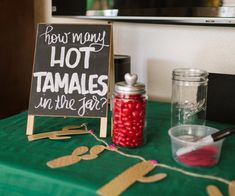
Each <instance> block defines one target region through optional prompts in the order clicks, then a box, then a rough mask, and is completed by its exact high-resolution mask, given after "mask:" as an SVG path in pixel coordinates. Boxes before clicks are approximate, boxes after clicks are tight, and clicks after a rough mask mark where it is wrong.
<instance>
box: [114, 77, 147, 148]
mask: <svg viewBox="0 0 235 196" xmlns="http://www.w3.org/2000/svg"><path fill="white" fill-rule="evenodd" d="M137 79H138V77H137V75H135V74H134V75H131V74H129V73H127V74H125V81H124V82H118V83H116V84H115V90H114V91H115V92H114V96H113V136H112V140H113V143H115V144H116V145H118V146H122V147H131V148H134V147H138V146H141V145H143V144H144V142H145V133H144V126H145V109H146V99H147V96H146V95H145V85H144V84H142V83H137Z"/></svg>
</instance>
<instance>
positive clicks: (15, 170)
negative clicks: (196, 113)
mask: <svg viewBox="0 0 235 196" xmlns="http://www.w3.org/2000/svg"><path fill="white" fill-rule="evenodd" d="M26 119H27V112H22V113H20V114H17V115H14V116H12V117H10V118H6V119H3V120H1V121H0V195H8V196H9V195H14V196H15V195H24V196H25V195H40V196H41V195H44V196H46V195H63V196H65V195H96V191H97V190H98V189H99V188H101V187H102V186H103V185H105V184H106V183H108V182H109V181H110V180H111V179H113V178H114V177H116V176H117V175H119V174H120V173H121V172H123V171H124V170H125V169H127V168H128V167H130V166H132V165H134V164H136V163H138V162H139V160H137V159H133V158H128V157H124V156H122V155H120V154H117V153H114V152H110V151H105V152H103V153H102V156H99V157H98V158H97V159H95V160H90V161H81V162H79V163H77V164H74V165H71V166H68V167H62V168H58V169H51V168H49V167H48V166H47V165H46V163H47V161H49V160H52V159H55V158H57V157H60V156H64V155H67V154H70V153H71V152H72V151H73V150H74V149H75V148H77V147H78V146H88V147H92V146H94V145H98V144H101V143H100V142H98V141H97V140H95V139H94V137H93V136H92V135H90V134H86V135H76V136H73V137H72V138H71V139H69V140H49V139H42V140H37V141H32V142H29V141H28V140H27V137H26V135H25V130H26ZM82 123H88V128H89V129H94V130H95V131H96V134H97V135H98V134H99V133H98V130H99V119H86V118H59V117H58V118H56V117H36V124H35V133H39V132H43V131H52V130H60V129H61V128H63V127H64V126H68V125H80V124H82ZM207 125H208V126H213V127H215V128H219V129H222V128H225V127H226V128H227V127H231V126H232V125H231V124H221V123H216V122H207ZM108 127H109V130H110V119H109V124H108ZM169 127H170V104H168V103H161V102H153V101H149V102H148V108H147V127H146V131H147V138H148V140H147V143H146V145H144V146H143V147H140V148H135V149H125V148H120V150H121V151H123V152H126V153H129V154H135V155H139V156H143V157H144V158H145V159H147V160H152V159H154V160H157V161H159V162H160V163H164V164H167V165H169V166H172V167H177V168H179V169H184V170H186V171H189V172H194V173H199V174H204V175H214V176H219V177H221V178H225V179H227V180H229V181H232V180H234V179H235V167H234V163H235V156H234V152H235V137H234V136H232V137H229V138H227V139H226V140H225V142H224V145H223V148H222V156H221V160H220V163H219V164H218V165H216V166H215V167H212V168H200V167H194V168H192V167H186V166H183V165H180V164H178V163H176V162H175V161H174V160H173V159H172V156H171V146H170V139H169V136H168V133H167V131H168V129H169ZM105 141H106V142H107V143H109V144H111V140H110V135H109V137H108V138H106V139H105ZM152 172H153V173H157V172H163V173H166V174H167V178H165V179H164V180H162V181H160V182H155V183H149V184H143V183H138V182H137V183H135V184H134V185H132V186H131V187H129V188H128V189H127V190H126V191H125V192H124V193H123V194H122V195H124V196H125V195H135V196H136V195H163V194H164V195H173V194H174V195H191V196H192V195H195V196H196V195H197V196H198V195H200V196H202V195H208V194H207V192H206V187H207V185H209V184H212V185H216V186H217V187H218V188H219V189H220V190H221V191H222V192H223V194H224V195H227V194H228V190H227V185H226V184H224V183H221V182H219V181H216V180H209V179H203V178H196V177H192V176H187V175H184V174H182V173H180V172H177V171H173V170H169V169H167V168H162V167H157V168H156V169H155V170H154V171H152Z"/></svg>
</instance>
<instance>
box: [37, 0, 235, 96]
mask: <svg viewBox="0 0 235 196" xmlns="http://www.w3.org/2000/svg"><path fill="white" fill-rule="evenodd" d="M35 1H36V2H37V1H40V5H37V6H36V8H35V9H37V7H41V6H42V7H43V9H42V10H44V13H43V14H42V16H41V17H39V18H37V17H35V18H36V19H37V21H36V22H52V23H53V22H55V23H92V22H93V23H94V22H96V23H97V22H99V23H100V21H89V20H78V19H69V18H55V17H51V16H50V10H51V3H50V1H48V0H35ZM43 15H44V16H45V17H44V16H43ZM114 52H115V54H128V55H130V56H131V61H132V63H131V68H132V73H137V74H138V75H139V81H141V82H144V83H145V84H146V85H147V91H148V95H149V96H150V98H156V99H158V100H170V96H171V72H172V70H173V69H174V68H177V67H191V68H200V69H204V70H207V71H208V72H216V73H226V74H235V27H215V26H214V27H210V26H187V25H160V24H143V23H141V24H138V23H119V22H115V23H114Z"/></svg>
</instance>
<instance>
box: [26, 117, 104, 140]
mask: <svg viewBox="0 0 235 196" xmlns="http://www.w3.org/2000/svg"><path fill="white" fill-rule="evenodd" d="M34 121H35V115H28V118H27V128H26V135H33V132H34ZM107 124H108V118H107V117H104V118H100V137H103V138H104V137H107Z"/></svg>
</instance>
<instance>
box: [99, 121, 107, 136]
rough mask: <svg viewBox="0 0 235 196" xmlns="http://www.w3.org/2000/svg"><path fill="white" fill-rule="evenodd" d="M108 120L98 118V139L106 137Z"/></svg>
mask: <svg viewBox="0 0 235 196" xmlns="http://www.w3.org/2000/svg"><path fill="white" fill-rule="evenodd" d="M107 124H108V118H100V137H107Z"/></svg>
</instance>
